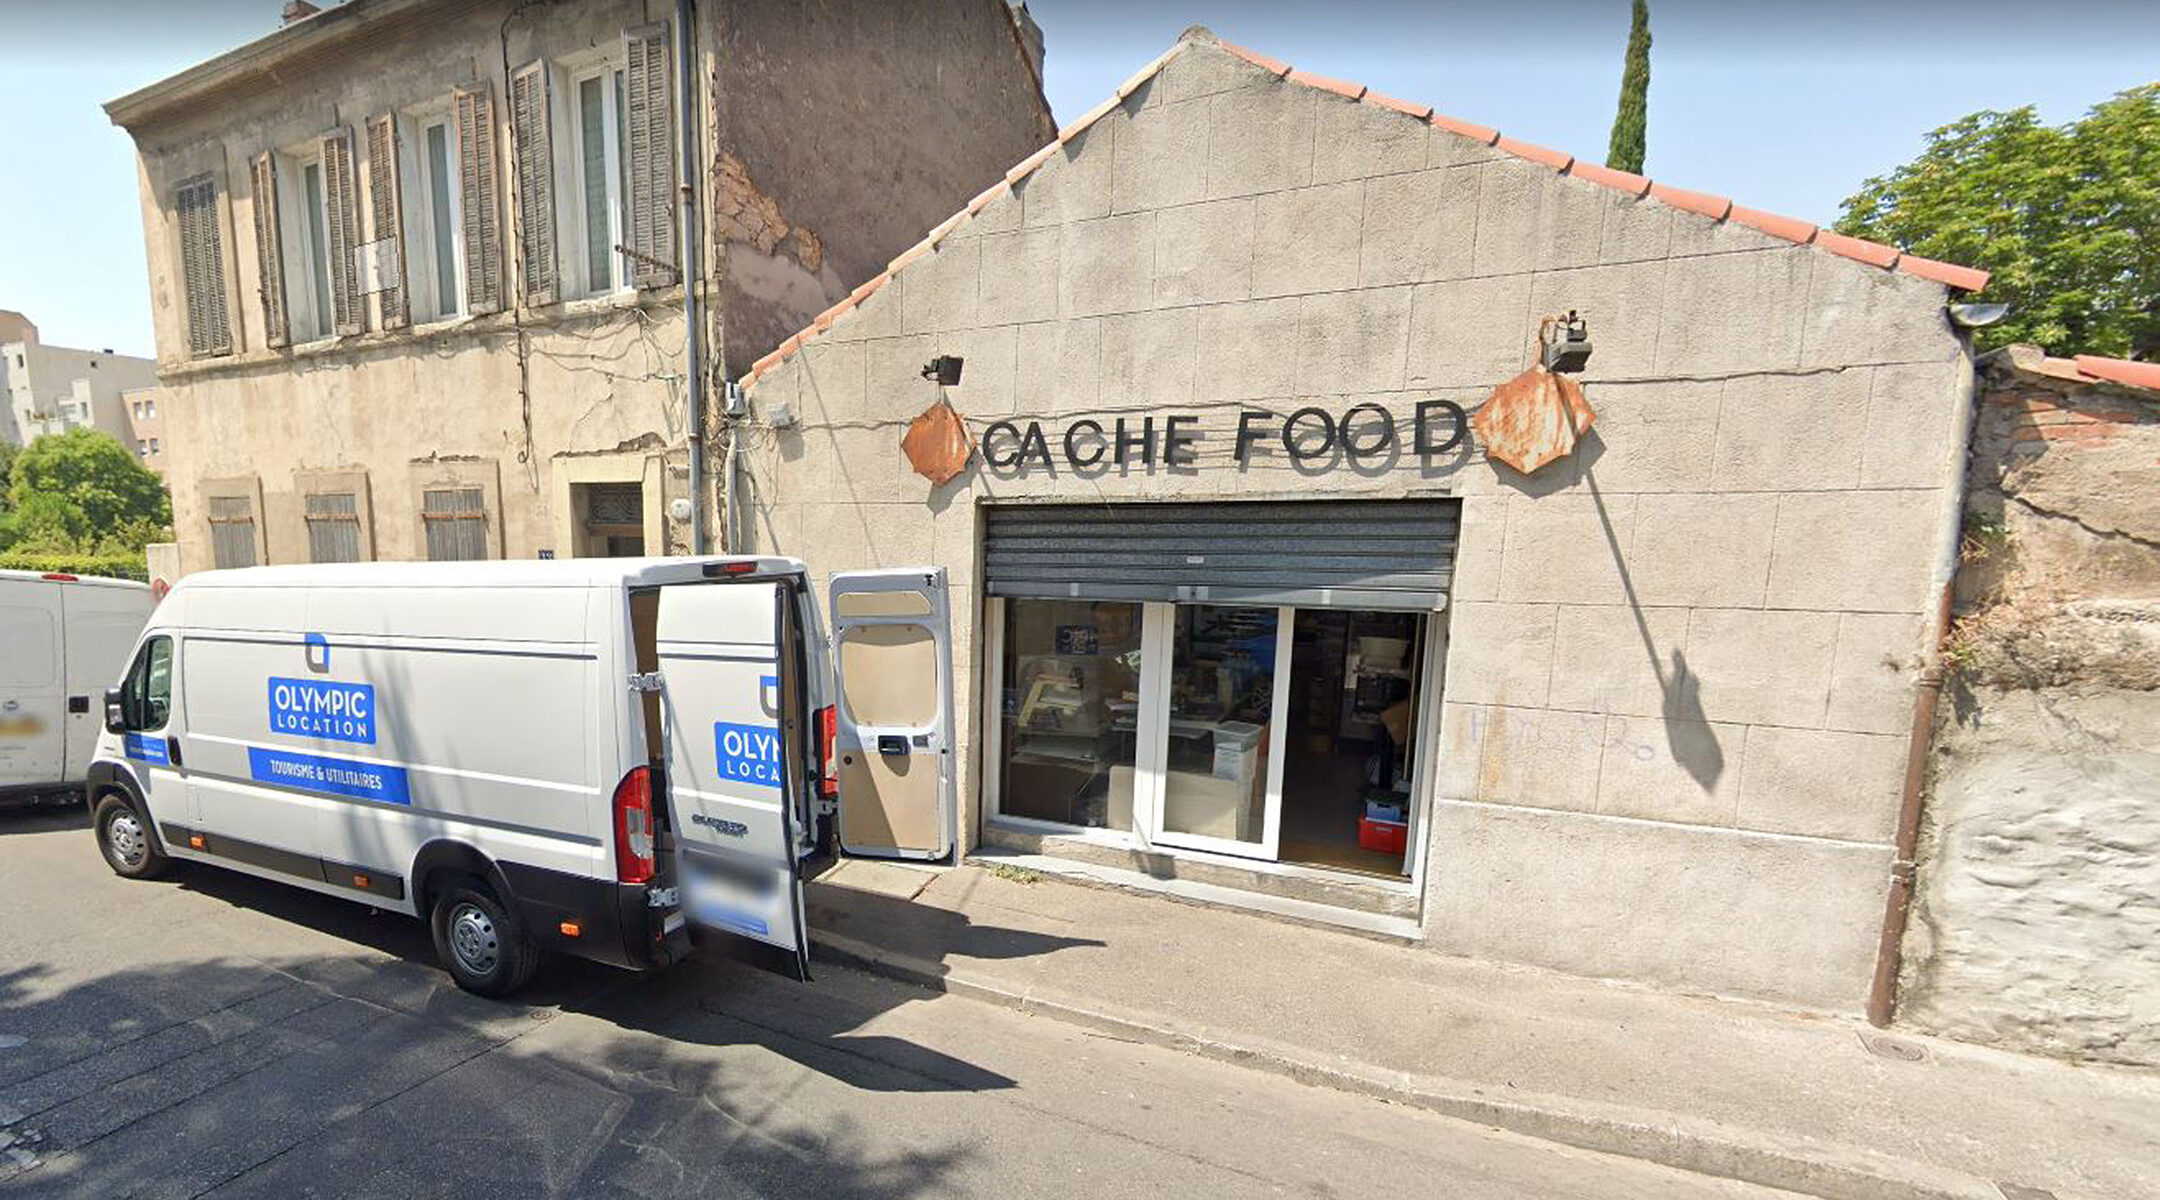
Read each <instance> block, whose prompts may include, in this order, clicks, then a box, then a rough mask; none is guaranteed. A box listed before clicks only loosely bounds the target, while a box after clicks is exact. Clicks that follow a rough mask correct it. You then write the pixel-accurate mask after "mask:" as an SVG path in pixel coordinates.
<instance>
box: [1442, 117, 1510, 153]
mask: <svg viewBox="0 0 2160 1200" xmlns="http://www.w3.org/2000/svg"><path fill="white" fill-rule="evenodd" d="M1432 123H1433V125H1434V126H1435V127H1436V128H1439V129H1445V130H1447V131H1448V132H1449V133H1459V134H1461V135H1462V136H1464V137H1466V138H1469V139H1471V140H1472V141H1478V142H1483V143H1485V144H1486V145H1488V146H1490V145H1492V144H1493V143H1494V142H1497V141H1499V140H1500V131H1499V130H1497V129H1491V128H1488V127H1486V126H1483V125H1472V124H1471V123H1470V122H1468V121H1458V120H1456V119H1455V118H1453V117H1451V116H1448V115H1447V114H1445V113H1440V112H1435V113H1434V114H1433V115H1432Z"/></svg>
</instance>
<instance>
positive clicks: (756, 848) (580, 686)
mask: <svg viewBox="0 0 2160 1200" xmlns="http://www.w3.org/2000/svg"><path fill="white" fill-rule="evenodd" d="M830 596H831V604H830V607H831V611H832V612H833V613H834V622H833V624H834V632H833V636H832V639H831V643H830V645H831V647H832V649H831V651H830V652H828V643H827V639H826V638H825V636H824V635H823V633H822V632H821V624H820V622H819V620H818V615H817V606H816V605H815V603H814V602H813V600H812V597H811V594H810V586H809V582H808V579H807V577H806V575H805V573H804V571H803V567H802V564H801V563H800V562H798V561H796V560H794V559H784V558H644V559H620V558H615V559H570V560H562V561H538V562H519V561H508V562H472V563H351V564H337V565H323V566H291V567H254V568H247V569H243V570H234V571H210V572H204V573H201V574H196V575H191V576H189V577H187V578H186V579H185V580H183V581H182V582H181V583H180V585H179V586H177V587H175V588H174V589H173V591H172V593H171V594H170V595H169V596H167V597H166V599H165V601H164V603H163V604H162V605H160V606H159V608H158V610H157V612H156V614H155V616H154V617H153V618H152V620H151V622H150V625H149V628H148V629H146V630H145V631H144V632H143V636H142V638H141V641H140V644H139V646H138V647H137V649H136V652H135V656H134V659H133V664H132V666H131V667H130V668H129V670H128V672H127V674H126V676H125V677H124V678H123V679H122V681H121V685H120V686H119V687H118V688H115V689H114V690H113V691H112V692H110V693H109V694H108V695H107V697H106V706H105V707H106V718H105V719H106V724H107V727H108V729H109V732H108V733H107V735H106V736H105V737H104V738H103V739H101V740H100V742H99V744H98V761H97V764H96V766H95V767H94V769H93V771H92V777H91V798H92V802H93V804H94V806H95V808H94V813H95V818H94V827H95V830H96V834H97V838H98V844H99V848H100V849H101V850H102V851H103V853H104V855H105V859H106V861H107V862H108V863H109V864H110V865H111V866H112V868H113V870H115V871H117V872H119V873H120V874H122V875H125V876H132V877H142V876H148V875H151V874H154V873H156V872H157V871H158V870H160V869H161V868H162V867H163V866H164V865H165V863H166V861H167V860H168V859H184V860H189V861H194V862H204V863H214V864H216V865H218V866H222V867H230V868H232V869H234V870H239V871H245V872H248V873H251V874H255V875H261V876H263V877H265V878H270V879H278V880H283V881H285V882H288V883H292V884H295V885H297V886H300V887H304V888H309V889H311V890H314V891H318V892H324V893H327V894H329V895H333V896H343V897H345V898H347V899H350V900H355V901H359V902H362V903H365V904H369V905H372V906H374V907H377V908H385V909H396V910H397V911H400V912H405V913H410V914H413V915H415V916H419V917H422V918H425V919H427V920H428V921H429V922H430V923H431V924H432V926H433V929H434V934H435V944H436V949H437V951H438V953H439V954H440V955H441V956H442V959H443V963H444V965H445V966H446V967H447V968H448V969H449V971H450V973H451V975H452V976H454V977H455V978H456V980H457V982H458V983H459V985H461V986H463V987H465V988H467V989H470V990H472V991H475V992H480V993H482V994H486V995H499V994H502V993H504V992H508V991H510V990H512V989H514V988H516V987H517V986H518V985H519V984H521V983H523V982H524V981H525V979H526V978H527V977H528V976H529V975H530V974H531V971H532V968H533V966H534V964H535V962H536V959H537V955H538V952H539V951H542V950H561V951H567V952H570V953H574V954H580V955H583V956H585V957H588V958H593V959H597V960H599V961H601V962H606V963H612V964H615V965H617V966H623V967H631V968H645V967H654V966H661V965H664V964H667V963H669V962H673V961H675V960H676V959H677V958H680V957H681V956H682V955H683V954H684V953H686V952H687V950H688V948H689V945H690V939H689V932H690V929H689V927H690V926H691V925H697V926H701V927H704V928H707V929H713V930H721V931H725V932H728V933H732V934H737V935H740V936H742V937H746V938H750V939H753V940H756V941H759V942H764V943H767V944H769V945H771V946H774V947H777V948H778V949H779V951H780V952H781V954H780V957H781V958H782V959H783V961H784V962H785V964H786V966H787V968H788V969H789V970H790V971H792V972H793V973H795V974H796V975H798V976H799V977H802V978H807V977H808V974H809V971H808V965H809V962H808V950H809V940H808V935H807V931H806V928H805V926H804V923H803V904H802V886H801V881H800V868H801V862H802V860H803V859H804V857H805V856H806V855H808V854H810V853H811V852H812V850H813V849H814V848H816V847H817V846H818V845H819V843H820V841H821V838H822V836H823V834H822V831H823V830H825V829H827V828H833V829H836V831H837V839H836V840H837V842H838V849H839V851H840V852H841V853H845V854H853V855H863V856H871V857H891V858H913V859H926V860H937V859H944V858H947V857H949V856H950V855H951V854H952V853H953V850H954V847H955V845H956V842H957V835H958V828H957V808H956V797H955V794H954V779H953V761H952V740H951V739H952V701H951V692H952V672H951V666H950V656H949V646H950V632H949V615H948V611H947V598H946V590H945V577H944V573H943V571H942V569H939V568H934V567H932V568H922V569H915V570H889V571H870V572H860V573H854V574H847V575H840V576H836V577H834V579H833V580H832V583H831V587H830ZM829 662H836V663H837V664H838V667H839V672H840V677H839V678H838V679H837V680H835V679H832V678H830V676H829V672H828V668H827V664H828V663H829ZM836 701H837V703H836ZM835 817H837V820H836V821H835V820H832V818H835Z"/></svg>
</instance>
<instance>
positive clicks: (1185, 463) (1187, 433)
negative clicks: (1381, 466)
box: [977, 400, 1470, 473]
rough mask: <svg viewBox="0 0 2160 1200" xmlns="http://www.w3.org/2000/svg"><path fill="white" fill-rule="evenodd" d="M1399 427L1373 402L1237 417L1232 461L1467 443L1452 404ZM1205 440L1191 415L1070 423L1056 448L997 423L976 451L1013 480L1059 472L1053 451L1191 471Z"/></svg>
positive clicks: (1036, 424)
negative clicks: (1259, 454) (1260, 455)
mask: <svg viewBox="0 0 2160 1200" xmlns="http://www.w3.org/2000/svg"><path fill="white" fill-rule="evenodd" d="M1398 423H1399V422H1398V420H1397V418H1396V416H1395V414H1394V413H1392V412H1389V411H1388V409H1387V408H1386V407H1385V406H1383V405H1379V404H1373V403H1365V404H1353V405H1351V406H1350V407H1349V408H1347V409H1344V410H1343V411H1342V414H1341V415H1340V416H1339V417H1338V416H1337V415H1336V414H1335V413H1334V412H1332V411H1330V410H1328V409H1326V408H1322V407H1320V406H1319V405H1308V406H1306V407H1304V408H1300V409H1297V410H1295V411H1293V412H1291V413H1290V414H1289V415H1288V416H1283V415H1280V414H1277V413H1274V412H1270V411H1267V410H1265V409H1255V408H1248V409H1244V410H1242V411H1240V412H1239V413H1238V420H1237V431H1236V433H1235V435H1234V445H1233V450H1232V454H1231V457H1232V459H1233V460H1234V461H1235V462H1236V463H1237V465H1238V466H1240V467H1243V466H1245V465H1246V464H1247V463H1249V462H1250V461H1251V459H1252V456H1253V454H1254V453H1255V452H1256V451H1259V450H1262V449H1266V450H1267V451H1268V452H1272V451H1273V449H1274V448H1275V447H1276V446H1277V445H1278V444H1279V446H1280V448H1281V451H1282V453H1283V454H1284V455H1286V456H1287V457H1288V458H1289V459H1290V461H1291V462H1292V463H1312V462H1314V461H1316V460H1320V459H1326V458H1328V457H1330V456H1339V457H1343V458H1348V459H1351V460H1367V459H1373V458H1379V457H1383V456H1388V455H1395V454H1400V453H1401V452H1402V451H1403V450H1404V449H1405V448H1406V447H1407V449H1408V450H1409V452H1410V453H1412V454H1415V455H1418V456H1420V457H1426V456H1430V455H1435V454H1445V453H1447V452H1448V451H1450V450H1453V449H1454V448H1455V447H1456V446H1458V445H1460V444H1461V443H1462V441H1463V439H1464V438H1466V437H1467V436H1469V428H1470V422H1469V418H1468V416H1467V415H1466V414H1465V413H1464V412H1463V408H1462V406H1461V405H1459V404H1457V403H1455V402H1454V401H1452V400H1420V401H1418V402H1417V404H1416V406H1415V407H1414V408H1413V409H1412V411H1411V415H1410V418H1409V422H1408V428H1407V429H1398V428H1397V426H1398ZM1225 432H1227V431H1225ZM1205 437H1206V434H1205V432H1204V431H1203V430H1202V429H1201V427H1200V418H1199V417H1198V416H1196V415H1194V414H1192V413H1169V414H1165V415H1164V416H1162V417H1161V418H1160V419H1159V420H1158V419H1157V418H1155V417H1152V416H1150V417H1117V418H1114V419H1107V420H1097V419H1095V418H1093V417H1079V418H1076V419H1074V420H1072V421H1069V422H1067V423H1066V425H1065V427H1064V429H1063V430H1061V431H1059V433H1058V434H1057V436H1056V438H1055V440H1054V441H1053V438H1052V436H1051V434H1049V433H1047V432H1045V431H1044V429H1043V423H1042V422H1041V421H1028V422H1025V423H1022V422H1018V421H996V422H993V423H992V424H991V425H990V426H989V427H988V428H986V429H984V430H983V432H982V437H981V439H980V440H979V441H978V443H977V449H979V450H981V452H982V456H983V461H984V462H985V463H988V464H989V465H990V468H991V469H992V470H996V471H1011V472H1015V473H1024V472H1026V471H1028V470H1029V469H1030V468H1033V467H1040V468H1041V469H1043V470H1046V471H1054V470H1056V469H1057V463H1056V460H1055V459H1054V458H1053V457H1052V453H1053V450H1052V448H1053V446H1055V448H1056V450H1057V451H1059V452H1061V457H1063V459H1064V460H1065V465H1066V466H1067V467H1069V468H1071V469H1072V470H1075V471H1083V470H1087V469H1089V468H1107V467H1113V466H1115V467H1129V466H1142V467H1152V466H1154V465H1156V464H1157V463H1158V462H1159V463H1161V464H1162V465H1163V466H1165V467H1191V466H1195V465H1197V464H1198V462H1199V459H1200V444H1201V442H1202V441H1203V440H1204V439H1205Z"/></svg>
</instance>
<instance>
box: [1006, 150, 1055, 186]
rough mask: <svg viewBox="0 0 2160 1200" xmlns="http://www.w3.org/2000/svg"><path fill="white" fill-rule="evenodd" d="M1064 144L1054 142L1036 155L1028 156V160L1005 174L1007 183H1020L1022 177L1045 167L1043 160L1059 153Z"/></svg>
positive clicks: (1022, 161) (1025, 159) (1022, 160)
mask: <svg viewBox="0 0 2160 1200" xmlns="http://www.w3.org/2000/svg"><path fill="white" fill-rule="evenodd" d="M1063 144H1064V143H1062V142H1052V143H1050V144H1049V145H1047V146H1044V147H1043V148H1042V149H1040V150H1037V151H1036V152H1035V153H1033V154H1030V155H1028V156H1027V157H1026V158H1023V159H1021V160H1020V161H1019V162H1018V163H1017V164H1015V165H1014V167H1013V169H1012V170H1010V171H1007V172H1005V182H1007V183H1018V182H1020V179H1021V177H1022V176H1024V175H1026V174H1027V173H1028V172H1030V171H1033V170H1034V169H1035V168H1037V167H1039V166H1041V165H1043V160H1044V159H1047V158H1049V157H1050V156H1051V155H1053V154H1055V153H1057V149H1058V147H1059V146H1061V145H1063Z"/></svg>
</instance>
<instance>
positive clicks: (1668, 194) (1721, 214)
mask: <svg viewBox="0 0 2160 1200" xmlns="http://www.w3.org/2000/svg"><path fill="white" fill-rule="evenodd" d="M1650 197H1651V199H1653V200H1663V201H1664V202H1665V203H1667V204H1670V205H1672V206H1673V207H1674V208H1684V209H1686V210H1687V211H1689V212H1691V213H1701V214H1702V215H1703V216H1706V217H1708V218H1710V219H1711V220H1713V221H1722V220H1724V219H1725V214H1726V213H1729V212H1731V211H1732V201H1730V200H1727V199H1726V198H1725V197H1723V196H1713V195H1711V194H1709V193H1708V192H1690V191H1687V190H1685V189H1683V188H1676V187H1667V186H1666V185H1664V184H1662V183H1653V184H1651V185H1650Z"/></svg>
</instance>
